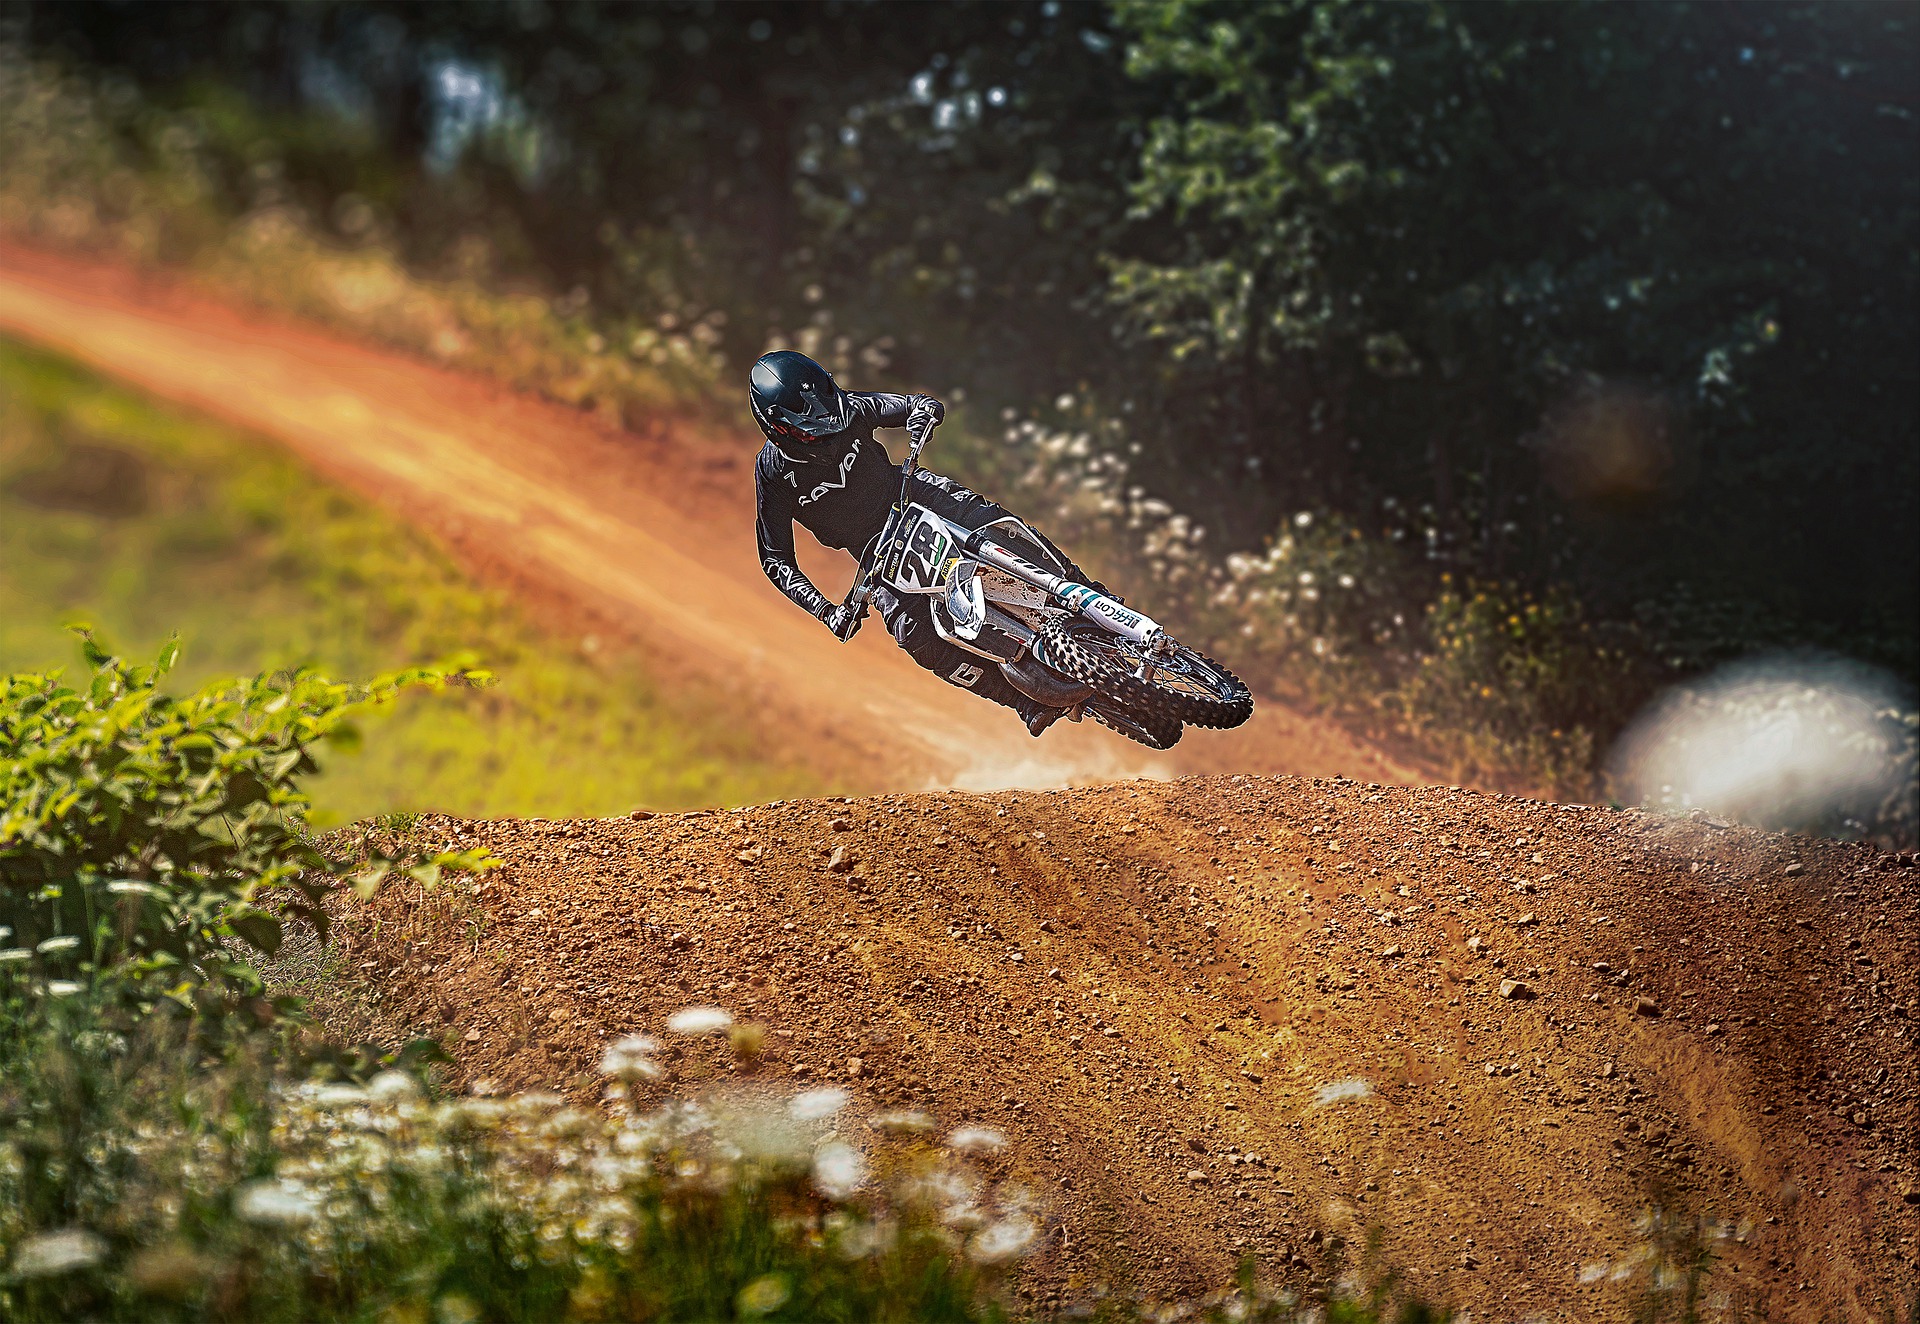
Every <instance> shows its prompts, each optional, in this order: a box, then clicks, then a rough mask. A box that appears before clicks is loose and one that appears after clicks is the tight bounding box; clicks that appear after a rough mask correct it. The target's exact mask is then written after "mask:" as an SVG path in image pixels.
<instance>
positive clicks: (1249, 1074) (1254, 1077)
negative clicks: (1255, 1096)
mask: <svg viewBox="0 0 1920 1324" xmlns="http://www.w3.org/2000/svg"><path fill="white" fill-rule="evenodd" d="M1240 1074H1241V1075H1243V1076H1245V1077H1246V1078H1247V1079H1248V1080H1250V1081H1252V1082H1253V1083H1254V1084H1256V1085H1258V1084H1259V1083H1260V1082H1261V1081H1262V1080H1264V1079H1265V1077H1263V1076H1261V1075H1260V1074H1259V1073H1258V1072H1254V1071H1242V1072H1241V1073H1240Z"/></svg>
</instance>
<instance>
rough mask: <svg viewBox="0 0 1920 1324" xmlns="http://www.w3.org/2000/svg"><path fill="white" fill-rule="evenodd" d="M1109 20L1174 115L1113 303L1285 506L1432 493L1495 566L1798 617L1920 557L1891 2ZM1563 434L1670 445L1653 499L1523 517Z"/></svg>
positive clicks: (1904, 29) (1908, 187) (1897, 27)
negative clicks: (1778, 598)
mask: <svg viewBox="0 0 1920 1324" xmlns="http://www.w3.org/2000/svg"><path fill="white" fill-rule="evenodd" d="M1115 12H1116V17H1117V20H1118V22H1119V24H1120V26H1121V27H1122V28H1123V29H1124V30H1125V31H1126V33H1127V34H1128V37H1129V39H1130V47H1129V54H1128V67H1129V71H1130V73H1132V74H1133V75H1134V76H1135V77H1136V78H1139V79H1143V80H1160V83H1161V86H1162V87H1163V88H1164V99H1163V100H1162V103H1161V105H1162V109H1161V110H1160V112H1159V113H1158V114H1156V115H1155V116H1154V117H1153V118H1152V119H1151V121H1150V122H1149V123H1148V125H1147V127H1146V140H1145V144H1144V146H1143V148H1142V150H1141V153H1140V158H1139V170H1138V172H1137V174H1136V175H1135V176H1134V178H1133V180H1132V185H1131V188H1132V198H1133V202H1134V205H1135V215H1136V217H1137V218H1138V224H1137V225H1136V226H1135V227H1134V229H1133V230H1132V231H1131V233H1130V234H1129V235H1128V236H1127V238H1126V239H1125V240H1124V241H1123V242H1122V243H1121V244H1120V245H1119V246H1117V249H1116V254H1115V257H1114V259H1113V262H1112V272H1113V283H1112V295H1113V299H1114V302H1115V304H1116V305H1117V306H1118V307H1119V309H1120V310H1121V311H1122V312H1123V314H1124V316H1125V319H1126V323H1125V324H1126V328H1127V332H1128V334H1129V337H1130V338H1131V340H1132V341H1133V343H1135V344H1139V345H1153V346H1157V347H1159V349H1160V350H1161V352H1162V353H1163V354H1164V356H1165V357H1166V359H1167V360H1169V361H1171V362H1172V363H1175V364H1178V365H1180V366H1181V375H1182V390H1183V393H1184V394H1186V395H1188V396H1189V397H1190V398H1195V399H1201V400H1206V401H1210V402H1215V403H1214V404H1213V408H1212V411H1211V412H1212V415H1213V418H1212V421H1213V423H1214V425H1215V427H1214V435H1215V436H1217V437H1219V438H1220V439H1221V444H1223V445H1225V446H1226V447H1228V448H1229V449H1230V450H1231V451H1233V452H1236V453H1244V455H1245V461H1246V463H1247V464H1248V466H1249V467H1250V468H1257V467H1258V466H1262V465H1265V466H1267V467H1268V472H1271V473H1273V474H1274V475H1275V478H1276V479H1277V482H1278V483H1279V484H1283V485H1285V486H1286V487H1287V488H1290V489H1291V490H1290V491H1289V492H1288V493H1287V495H1288V496H1289V497H1290V498H1291V499H1293V500H1296V501H1300V502H1302V503H1303V504H1305V503H1312V502H1328V503H1332V504H1336V505H1348V506H1352V505H1355V504H1359V503H1361V502H1362V501H1364V500H1365V498H1367V497H1370V496H1374V495H1378V494H1380V493H1387V494H1393V495H1397V496H1399V497H1401V498H1403V499H1404V498H1407V497H1415V498H1424V499H1425V500H1426V501H1427V502H1429V503H1430V504H1431V507H1432V520H1433V527H1434V528H1435V530H1436V533H1437V535H1438V538H1439V539H1440V540H1441V542H1442V545H1445V544H1449V543H1450V544H1451V546H1452V553H1451V554H1452V556H1453V557H1455V558H1460V559H1466V560H1469V561H1470V562H1476V563H1478V564H1479V565H1480V566H1481V567H1482V568H1484V569H1488V570H1492V571H1496V572H1501V571H1511V570H1514V569H1517V568H1518V567H1519V565H1520V564H1530V565H1534V566H1552V565H1554V563H1555V562H1556V561H1558V562H1559V563H1560V568H1564V569H1567V570H1571V571H1576V572H1580V573H1582V574H1583V575H1584V576H1585V578H1586V579H1587V580H1588V588H1589V590H1590V591H1602V590H1605V589H1607V588H1608V587H1609V586H1616V587H1617V588H1619V589H1622V590H1624V591H1625V593H1626V594H1639V593H1645V592H1647V591H1649V590H1650V589H1651V588H1652V587H1653V586H1654V585H1656V584H1657V583H1658V582H1659V581H1660V580H1662V579H1671V578H1672V577H1673V576H1674V575H1675V574H1676V572H1678V573H1681V574H1690V573H1695V572H1706V573H1709V574H1717V575H1718V577H1720V578H1721V580H1722V585H1721V586H1722V587H1730V586H1733V585H1734V584H1737V586H1738V587H1739V588H1740V589H1742V590H1743V591H1748V592H1752V591H1754V590H1755V589H1756V588H1758V587H1762V586H1763V585H1765V586H1769V587H1775V586H1781V585H1791V586H1792V587H1793V589H1794V590H1795V591H1796V592H1795V593H1794V594H1793V596H1800V597H1802V600H1801V601H1800V602H1797V603H1794V604H1793V605H1794V606H1796V607H1800V608H1803V609H1804V608H1807V607H1810V606H1812V605H1813V603H1812V601H1811V599H1810V598H1808V597H1806V596H1805V595H1818V596H1819V597H1821V598H1824V599H1825V600H1826V602H1827V603H1828V604H1829V605H1833V604H1835V603H1838V602H1844V603H1845V604H1846V606H1845V608H1844V609H1849V610H1850V609H1853V608H1856V607H1858V606H1859V605H1861V603H1862V600H1863V599H1864V598H1868V597H1871V596H1874V595H1875V594H1876V593H1877V592H1878V589H1879V588H1880V587H1883V586H1884V584H1885V582H1886V581H1885V580H1884V579H1881V578H1880V576H1879V575H1877V574H1875V573H1874V572H1873V571H1872V570H1869V571H1868V573H1867V578H1871V579H1875V580H1878V581H1879V583H1878V584H1876V585H1869V584H1867V583H1865V582H1864V581H1863V579H1862V578H1861V577H1860V576H1859V575H1857V574H1853V573H1849V568H1850V567H1861V566H1867V567H1870V566H1872V564H1873V562H1874V561H1875V559H1877V558H1884V557H1886V556H1887V554H1888V552H1889V549H1893V548H1911V547H1912V546H1913V545H1914V535H1915V532H1916V530H1915V524H1914V501H1913V492H1914V489H1915V487H1916V482H1917V480H1920V471H1917V470H1916V467H1915V464H1916V460H1915V457H1916V455H1920V437H1916V435H1915V434H1916V411H1915V408H1914V405H1915V400H1914V374H1915V365H1916V364H1920V337H1916V326H1915V309H1916V300H1915V295H1916V293H1917V292H1916V290H1915V286H1914V278H1915V273H1916V261H1915V256H1916V255H1915V247H1914V241H1915V222H1916V219H1920V215H1917V212H1920V208H1917V207H1916V200H1917V189H1920V176H1917V175H1916V172H1915V170H1914V168H1913V167H1914V165H1915V145H1916V138H1915V132H1914V129H1915V124H1914V118H1913V112H1914V95H1913V87H1914V83H1913V74H1914V72H1915V65H1914V55H1915V43H1914V39H1913V34H1914V28H1915V24H1914V20H1913V16H1912V14H1911V13H1909V12H1907V11H1905V10H1900V9H1892V8H1883V7H1877V6H1852V5H1797V6H1796V5H1769V6H1757V7H1742V6H1738V5H1714V6H1695V5H1687V4H1667V5H1635V6H1616V5H1604V4H1559V5H1551V6H1549V5H1530V4H1518V5H1503V4H1442V3H1427V4H1418V5H1412V4H1387V5H1376V4H1358V5H1324V4H1313V3H1304V2H1299V0H1269V2H1268V3H1261V4H1245V3H1233V4H1218V3H1210V2H1208V0H1120V2H1119V3H1118V4H1117V5H1116V7H1115ZM1623 395H1626V396H1629V397H1637V398H1638V400H1639V402H1640V403H1639V404H1638V405H1637V406H1635V407H1632V408H1621V407H1612V408H1611V409H1610V410H1603V412H1606V413H1607V418H1608V420H1609V421H1608V422H1607V423H1606V425H1605V426H1597V427H1596V426H1562V427H1561V428H1560V429H1559V432H1558V433H1556V431H1555V428H1554V426H1553V425H1554V424H1555V423H1556V422H1559V423H1562V424H1565V423H1567V420H1568V419H1569V418H1570V417H1571V418H1586V419H1588V420H1589V421H1591V419H1592V418H1593V416H1594V411H1593V408H1592V407H1590V408H1588V409H1587V410H1586V412H1585V413H1584V414H1582V413H1581V411H1580V409H1579V407H1578V406H1577V405H1574V404H1572V403H1570V402H1575V401H1579V400H1582V399H1585V400H1588V401H1590V402H1591V401H1593V400H1595V399H1596V398H1599V399H1606V398H1611V399H1613V400H1616V401H1617V400H1619V399H1620V398H1621V397H1622V396H1623ZM1596 407H1597V406H1596ZM1556 410H1558V411H1560V412H1559V413H1558V414H1556ZM1568 411H1571V413H1569V412H1568ZM1669 415H1671V417H1670V418H1669V417H1668V416H1669ZM1543 424H1545V425H1547V426H1544V427H1543ZM1636 430H1637V432H1638V434H1639V435H1635V433H1636ZM1569 431H1570V432H1571V433H1572V434H1573V435H1570V436H1569V435H1566V434H1567V433H1568V432H1569ZM1689 440H1690V442H1691V444H1692V446H1693V447H1694V448H1695V450H1694V454H1693V462H1692V464H1690V465H1689V464H1687V463H1685V460H1686V458H1687V457H1686V455H1685V454H1684V453H1679V452H1683V451H1684V447H1685V444H1686V443H1687V442H1688V441H1689ZM1555 445H1559V446H1561V447H1562V448H1563V449H1564V448H1565V447H1567V446H1569V445H1571V446H1575V447H1580V446H1584V447H1587V448H1588V449H1590V450H1591V449H1593V448H1596V447H1599V448H1605V447H1609V446H1610V447H1612V448H1613V449H1614V450H1615V451H1620V450H1621V449H1623V448H1624V449H1626V450H1639V451H1643V452H1645V451H1665V452H1666V455H1665V457H1664V460H1663V461H1662V462H1661V463H1659V464H1656V465H1655V466H1654V467H1656V468H1661V469H1664V471H1665V472H1664V473H1662V474H1661V475H1659V476H1658V481H1651V482H1649V481H1641V482H1639V483H1637V484H1629V485H1628V486H1629V487H1631V488H1635V489H1636V490H1632V491H1628V492H1625V493H1614V494H1613V495H1626V496H1631V497H1635V498H1639V499H1642V500H1644V499H1647V498H1655V499H1657V500H1655V501H1654V503H1653V504H1654V506H1655V509H1654V510H1653V511H1652V512H1650V513H1649V514H1647V515H1643V516H1642V517H1640V518H1638V519H1632V520H1627V521H1622V520H1621V519H1620V518H1618V516H1617V515H1616V516H1615V517H1613V518H1601V512H1599V511H1597V510H1596V509H1594V508H1593V507H1594V506H1595V505H1596V504H1598V505H1601V506H1605V505H1607V504H1618V503H1607V502H1604V501H1603V502H1599V503H1595V502H1594V501H1593V500H1592V499H1591V498H1593V497H1595V496H1602V497H1604V496H1607V495H1609V494H1608V493H1606V492H1599V493H1595V492H1593V491H1585V492H1581V491H1575V492H1570V493H1567V494H1566V495H1567V496H1569V497H1571V498H1572V500H1571V502H1555V501H1543V500H1541V499H1540V498H1541V496H1542V493H1541V491H1540V489H1539V484H1538V482H1537V475H1538V473H1539V466H1538V464H1537V463H1536V462H1535V459H1534V457H1533V456H1532V455H1530V454H1529V453H1528V451H1529V449H1530V448H1532V449H1537V448H1540V447H1543V446H1544V447H1549V448H1551V447H1553V446H1555ZM1575 458H1576V459H1581V458H1585V459H1590V460H1592V461H1594V463H1592V464H1588V465H1587V466H1586V467H1587V468H1588V469H1590V470H1595V469H1597V471H1600V472H1603V473H1604V471H1606V470H1607V469H1608V467H1609V464H1610V463H1611V465H1612V467H1613V468H1616V469H1617V468H1618V467H1619V465H1620V463H1621V461H1622V460H1623V459H1624V460H1625V461H1626V462H1627V464H1628V467H1629V468H1634V467H1637V468H1638V469H1639V470H1641V471H1644V470H1646V468H1647V465H1646V464H1645V463H1640V464H1638V465H1637V466H1636V465H1635V464H1634V463H1633V462H1634V460H1635V459H1636V457H1635V456H1633V455H1627V456H1624V457H1622V456H1620V455H1614V456H1611V457H1609V456H1606V455H1593V456H1586V457H1575ZM1638 458H1641V459H1644V458H1645V457H1644V456H1642V457H1638ZM1654 458H1656V459H1658V458H1660V457H1654ZM1423 471H1424V472H1423ZM1690 474H1691V476H1694V477H1696V478H1697V480H1698V481H1697V483H1696V484H1695V487H1694V490H1693V491H1692V492H1691V494H1685V495H1684V499H1676V498H1681V497H1682V496H1683V493H1682V492H1681V490H1680V489H1681V487H1682V486H1683V484H1684V482H1685V480H1686V479H1687V478H1688V477H1689V475H1690ZM1652 477H1653V475H1650V474H1646V473H1644V472H1643V473H1642V478H1643V479H1648V478H1652ZM1523 503H1530V504H1531V505H1532V507H1533V509H1532V512H1531V513H1528V512H1526V511H1524V510H1522V509H1521V506H1522V504H1523ZM1569 504H1571V505H1572V506H1574V507H1575V508H1574V509H1572V510H1568V509H1566V506H1567V505H1569ZM1816 509H1818V510H1822V511H1825V512H1827V513H1826V514H1825V515H1824V516H1814V515H1813V511H1814V510H1816ZM1843 511H1844V512H1847V513H1846V514H1845V515H1843V514H1842V513H1841V512H1843ZM1810 516H1812V517H1811V518H1809V517H1810ZM1566 518H1578V519H1581V520H1583V521H1584V522H1585V523H1587V524H1588V525H1589V528H1588V530H1587V532H1586V534H1585V536H1578V537H1576V536H1572V535H1571V533H1570V531H1569V530H1568V529H1567V528H1566V527H1565V525H1564V524H1562V523H1560V522H1559V521H1560V520H1563V519H1566ZM1733 547H1737V548H1739V549H1740V551H1739V553H1738V555H1737V557H1732V558H1730V557H1727V556H1726V555H1725V553H1726V551H1727V550H1728V549H1729V548H1733ZM1513 553H1519V556H1520V559H1519V561H1518V562H1516V560H1515V559H1514V556H1513ZM1576 555H1577V557H1578V559H1575V557H1576ZM1897 555H1899V556H1900V557H1901V558H1902V559H1903V560H1904V559H1906V558H1905V553H1897ZM1911 569H1912V566H1911V565H1910V564H1907V565H1903V566H1902V567H1900V569H1899V570H1897V571H1896V572H1895V573H1896V574H1904V573H1906V572H1909V571H1910V570H1911ZM1729 581H1732V583H1729ZM1908 600H1909V601H1911V600H1912V599H1911V591H1910V589H1909V592H1908Z"/></svg>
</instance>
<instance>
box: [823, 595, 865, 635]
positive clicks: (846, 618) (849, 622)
mask: <svg viewBox="0 0 1920 1324" xmlns="http://www.w3.org/2000/svg"><path fill="white" fill-rule="evenodd" d="M866 619H867V604H866V603H864V602H863V603H861V604H860V605H859V606H858V607H855V608H854V609H853V610H851V611H849V610H847V608H846V606H845V604H843V603H835V604H833V605H832V606H830V607H828V608H827V609H826V611H824V612H823V613H821V616H820V623H821V624H822V625H824V626H826V627H827V628H828V629H829V630H832V631H833V637H834V638H836V639H838V640H839V641H840V642H841V643H843V644H844V643H845V642H847V640H849V639H851V638H853V636H854V635H855V634H857V633H859V631H860V622H862V621H864V620H866Z"/></svg>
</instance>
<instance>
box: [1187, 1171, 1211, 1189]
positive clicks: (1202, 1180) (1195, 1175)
mask: <svg viewBox="0 0 1920 1324" xmlns="http://www.w3.org/2000/svg"><path fill="white" fill-rule="evenodd" d="M1187 1181H1188V1183H1189V1184H1191V1185H1194V1186H1205V1185H1206V1184H1207V1174H1206V1172H1205V1171H1204V1170H1202V1169H1200V1168H1188V1169H1187Z"/></svg>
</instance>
